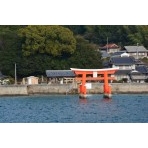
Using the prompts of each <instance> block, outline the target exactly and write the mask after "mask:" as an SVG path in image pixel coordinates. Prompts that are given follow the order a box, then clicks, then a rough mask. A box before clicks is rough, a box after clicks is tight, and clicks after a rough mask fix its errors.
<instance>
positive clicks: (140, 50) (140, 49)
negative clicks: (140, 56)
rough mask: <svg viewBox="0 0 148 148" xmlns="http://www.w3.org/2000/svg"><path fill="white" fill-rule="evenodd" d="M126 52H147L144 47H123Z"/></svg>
mask: <svg viewBox="0 0 148 148" xmlns="http://www.w3.org/2000/svg"><path fill="white" fill-rule="evenodd" d="M124 49H125V50H126V51H127V52H137V51H138V52H148V50H147V49H146V48H145V47H144V46H124Z"/></svg>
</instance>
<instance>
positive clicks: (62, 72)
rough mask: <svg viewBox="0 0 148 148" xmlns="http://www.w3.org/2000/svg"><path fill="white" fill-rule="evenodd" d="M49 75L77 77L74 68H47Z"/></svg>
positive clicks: (51, 76)
mask: <svg viewBox="0 0 148 148" xmlns="http://www.w3.org/2000/svg"><path fill="white" fill-rule="evenodd" d="M46 75H47V77H50V78H57V77H75V74H74V72H73V71H72V70H46Z"/></svg>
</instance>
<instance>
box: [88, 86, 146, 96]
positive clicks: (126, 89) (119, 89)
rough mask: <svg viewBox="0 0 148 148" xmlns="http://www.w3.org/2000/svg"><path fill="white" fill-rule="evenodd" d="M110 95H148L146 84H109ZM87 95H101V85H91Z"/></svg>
mask: <svg viewBox="0 0 148 148" xmlns="http://www.w3.org/2000/svg"><path fill="white" fill-rule="evenodd" d="M111 89H112V93H121V94H122V93H127V94H128V93H139V94H140V93H148V83H111ZM87 93H92V94H93V93H103V84H101V83H92V89H88V90H87Z"/></svg>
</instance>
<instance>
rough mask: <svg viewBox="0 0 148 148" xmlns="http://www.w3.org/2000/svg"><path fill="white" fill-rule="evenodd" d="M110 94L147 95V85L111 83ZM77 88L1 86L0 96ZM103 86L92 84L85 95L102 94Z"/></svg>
mask: <svg viewBox="0 0 148 148" xmlns="http://www.w3.org/2000/svg"><path fill="white" fill-rule="evenodd" d="M111 87H112V93H113V94H114V93H139V94H140V93H148V83H143V84H140V83H112V84H111ZM77 93H78V89H77V87H76V86H75V87H74V86H73V85H72V84H53V85H49V84H43V85H42V84H39V85H5V86H4V85H1V86H0V96H13V95H33V94H77ZM102 93H103V84H102V83H92V88H91V89H87V94H102Z"/></svg>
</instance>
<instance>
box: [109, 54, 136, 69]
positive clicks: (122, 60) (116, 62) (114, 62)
mask: <svg viewBox="0 0 148 148" xmlns="http://www.w3.org/2000/svg"><path fill="white" fill-rule="evenodd" d="M110 67H112V68H115V67H118V68H119V70H133V69H135V59H134V58H133V57H128V56H121V57H111V58H110Z"/></svg>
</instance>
